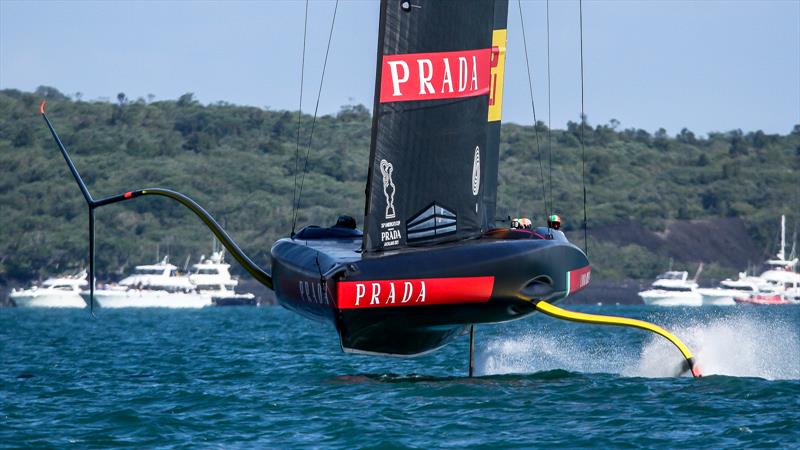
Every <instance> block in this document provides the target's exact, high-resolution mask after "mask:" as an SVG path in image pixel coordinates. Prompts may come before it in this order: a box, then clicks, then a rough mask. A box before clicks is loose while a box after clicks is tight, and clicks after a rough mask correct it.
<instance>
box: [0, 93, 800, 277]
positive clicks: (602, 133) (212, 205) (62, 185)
mask: <svg viewBox="0 0 800 450" xmlns="http://www.w3.org/2000/svg"><path fill="white" fill-rule="evenodd" d="M45 96H46V97H47V99H48V116H49V117H50V118H51V120H52V121H53V123H54V125H55V126H56V128H57V130H58V131H59V133H60V135H61V137H62V139H63V140H64V143H65V144H66V145H67V147H68V148H69V149H70V150H71V152H72V155H73V158H74V160H75V163H76V165H77V166H78V170H79V171H80V172H81V174H82V175H83V177H84V179H85V180H86V181H87V184H88V185H89V189H90V190H91V191H92V193H93V194H94V195H95V197H100V196H105V195H111V194H117V193H119V192H122V191H125V190H130V189H134V188H143V187H148V186H160V187H167V188H172V189H175V190H179V191H181V192H184V193H186V194H188V195H189V196H191V197H193V198H194V199H196V200H197V201H198V202H199V203H200V204H202V205H204V207H206V209H207V210H208V211H209V212H210V213H212V214H213V215H214V216H215V217H216V218H217V219H218V220H219V221H220V222H221V223H223V224H226V225H227V228H228V230H229V232H230V233H231V235H232V236H233V237H234V238H235V239H236V240H237V241H238V242H239V243H240V245H241V246H242V248H243V249H245V251H247V252H248V254H250V255H251V256H252V257H253V259H254V260H255V261H257V262H259V263H262V264H267V263H268V259H269V248H270V246H271V244H272V242H273V241H274V240H275V239H276V238H279V237H282V236H286V235H287V234H288V233H289V232H290V229H291V219H292V217H291V216H292V200H291V199H292V191H293V189H294V180H295V178H294V174H295V173H296V172H300V173H302V160H303V156H304V153H305V146H304V145H303V146H301V151H300V153H301V158H300V159H301V160H300V165H301V168H300V169H296V168H295V139H296V137H297V131H298V128H297V113H296V112H291V111H271V110H268V109H267V110H265V109H259V108H253V107H242V106H235V105H230V104H225V103H218V104H212V105H201V104H199V103H198V102H196V101H194V100H193V98H192V95H191V94H186V95H184V96H182V97H181V98H179V99H178V100H177V101H159V102H152V103H147V102H146V101H144V100H142V99H140V100H138V101H131V100H128V99H127V98H125V96H124V94H120V96H119V97H118V101H117V102H116V103H109V102H96V101H93V102H86V101H76V100H72V99H70V98H68V97H66V96H64V95H62V94H61V93H59V92H58V91H57V90H56V89H53V88H40V89H39V90H37V92H35V93H28V92H20V91H16V90H4V91H0V168H2V169H1V170H2V171H1V173H2V177H0V211H2V214H0V230H2V234H0V283H2V284H8V283H18V282H24V281H27V280H30V279H34V278H39V277H43V276H45V275H47V274H51V273H54V272H62V271H66V270H70V269H75V268H79V267H82V266H83V265H84V264H85V258H86V233H87V227H86V222H87V213H86V206H85V204H84V202H83V199H82V198H81V196H80V192H79V190H78V188H77V186H76V185H75V183H74V182H73V180H72V179H71V177H70V175H69V172H68V170H67V168H66V165H65V164H64V161H63V159H62V158H61V157H60V155H59V153H58V150H57V148H56V147H55V146H54V144H53V142H52V139H51V137H50V136H49V133H48V131H47V128H46V127H45V125H44V123H43V121H42V119H41V117H40V116H39V114H38V106H39V101H40V100H41V99H42V98H44V97H45ZM310 125H311V117H310V116H303V118H302V121H301V142H303V143H305V142H307V140H308V132H309V130H310ZM370 126H371V117H370V113H369V111H368V110H367V109H366V108H365V107H363V106H346V107H343V108H342V109H341V111H340V112H339V113H338V114H336V115H330V116H323V117H320V118H319V119H318V121H317V125H316V129H315V132H314V140H313V146H312V148H311V151H310V157H309V161H308V168H309V170H308V173H307V175H306V177H305V183H304V190H303V197H302V203H301V208H300V213H299V220H298V223H299V224H300V225H301V226H302V225H305V224H310V223H316V224H330V223H332V222H333V221H334V220H335V218H336V216H337V215H339V214H342V213H346V214H350V215H353V216H354V217H356V218H357V219H358V221H359V225H360V223H361V216H362V215H363V208H364V184H365V179H366V174H367V156H368V153H369V139H370ZM537 130H538V132H539V141H540V145H541V149H542V152H543V156H544V158H545V160H544V161H543V169H544V175H545V178H547V179H549V174H550V166H549V165H548V163H547V155H548V142H551V144H552V150H551V151H552V180H553V181H552V197H553V202H554V207H555V210H556V211H557V212H558V213H559V214H561V215H562V216H563V217H564V219H565V222H566V228H567V230H576V229H578V228H580V222H581V218H582V216H583V212H582V206H583V203H582V186H581V147H580V141H579V138H580V125H579V124H578V123H570V124H569V126H568V128H567V129H566V130H552V131H551V132H549V133H548V130H547V128H546V127H545V126H544V125H543V124H539V125H538V126H537ZM535 131H536V130H534V128H533V127H526V126H519V125H514V124H508V125H504V126H503V137H502V144H501V162H500V167H501V169H500V177H499V180H500V185H499V188H498V190H499V194H498V197H499V198H498V201H499V207H498V214H499V215H503V216H505V215H518V214H521V213H524V214H525V215H527V216H533V218H534V222H539V223H541V222H542V217H543V216H544V211H545V207H544V204H543V201H542V188H543V186H542V180H541V177H540V166H539V160H538V156H537V151H536V148H537V146H536V136H535ZM787 133H788V134H787V135H770V134H765V133H762V132H760V131H758V132H754V133H746V134H743V133H742V132H740V131H729V132H725V133H711V134H710V135H709V136H707V137H698V136H695V135H694V134H693V133H692V132H690V131H688V130H683V131H682V132H681V133H680V134H679V135H678V136H675V137H670V136H667V134H666V132H664V131H663V130H661V131H659V132H656V133H655V134H650V133H648V132H647V131H644V130H635V129H621V127H619V126H618V124H616V123H612V124H606V125H597V126H587V127H586V136H585V140H586V144H587V148H586V174H587V189H588V211H589V223H590V228H591V229H590V233H591V238H590V243H589V247H590V259H591V260H592V261H593V263H594V265H595V267H596V271H597V276H598V277H604V278H608V279H618V278H626V277H651V276H653V275H654V274H655V273H656V272H658V271H659V270H661V269H663V268H664V266H665V265H666V264H667V261H668V260H669V258H673V259H674V260H675V264H676V265H678V266H681V265H683V266H687V267H689V266H691V265H692V264H693V263H695V262H697V261H698V260H706V262H707V263H715V264H711V266H710V267H711V268H710V269H709V270H710V273H711V274H728V272H732V271H733V270H736V269H743V268H744V267H743V265H744V264H746V262H745V261H742V262H741V264H740V265H741V267H734V266H736V265H737V264H736V263H732V262H731V258H728V259H727V261H726V262H719V261H714V255H713V254H694V253H692V251H690V250H692V249H693V248H694V247H696V246H698V245H699V246H702V245H703V244H702V243H703V242H705V237H709V238H712V237H714V236H713V235H714V234H715V233H716V231H715V230H717V228H715V226H714V224H715V223H717V222H715V221H716V220H721V219H724V221H723V222H724V223H725V224H727V225H725V226H724V227H723V226H720V227H719V230H720V231H719V233H725V232H726V231H725V230H726V229H734V228H735V229H736V230H739V231H737V233H739V234H733V235H730V236H733V237H731V239H736V240H738V241H741V240H743V239H745V240H746V239H750V241H751V242H749V244H748V245H749V247H748V248H750V249H752V248H756V249H758V253H759V255H755V256H754V257H756V258H757V257H759V256H761V255H760V253H765V252H771V251H773V250H774V247H775V243H774V242H775V232H776V224H777V220H778V217H779V215H780V214H782V213H783V214H786V215H787V222H788V223H789V224H790V226H789V230H790V232H791V231H792V230H793V229H794V228H793V227H795V228H796V226H795V224H797V223H798V219H799V218H800V214H799V212H800V200H799V199H800V178H799V177H798V174H800V125H798V126H795V128H794V130H787ZM545 188H546V190H548V191H549V189H550V188H549V185H548V183H545ZM97 215H98V217H97V220H98V229H97V231H98V237H97V242H98V254H97V256H98V258H97V261H98V268H99V271H100V277H101V278H102V277H103V276H105V275H107V274H108V273H110V272H114V271H126V270H129V269H130V266H131V265H134V264H142V263H147V262H151V261H153V260H154V259H155V257H156V252H157V249H158V251H160V253H161V254H162V255H163V254H165V253H169V254H170V255H171V256H172V261H173V263H176V265H179V266H181V265H183V261H184V259H185V258H186V257H187V255H192V260H194V259H196V258H198V257H199V255H200V254H201V253H205V254H208V252H209V251H210V246H211V242H210V240H211V234H210V233H209V232H208V231H207V230H206V229H205V227H204V226H203V225H202V224H201V223H200V222H199V221H198V220H197V219H196V218H195V217H194V216H193V215H192V214H191V213H190V212H189V211H188V210H186V209H185V208H183V207H182V206H180V205H178V204H177V203H174V202H171V201H169V200H167V199H160V198H149V197H148V198H143V199H139V200H136V201H134V202H129V203H125V204H122V205H115V206H111V207H107V208H103V209H100V210H99V211H98V213H97ZM689 219H692V220H696V221H697V222H685V221H687V220H689ZM723 222H720V223H723ZM680 223H688V224H692V223H697V224H705V225H706V226H705V228H702V231H701V232H700V233H703V234H701V235H699V237H698V239H697V241H696V242H698V243H697V244H693V243H689V244H687V243H686V242H684V244H683V245H684V246H685V247H686V248H687V249H688V250H687V251H682V250H680V249H677V250H676V249H675V248H671V246H670V242H671V241H670V238H669V234H668V233H667V235H666V237H664V236H665V232H666V231H669V230H673V229H674V230H678V229H680V227H679V226H678V225H676V224H680ZM731 223H733V224H734V225H731ZM709 224H711V226H709ZM698 226H699V225H698ZM676 227H677V228H676ZM725 227H727V228H725ZM731 227H733V228H731ZM737 227H738V228H737ZM693 229H694V228H692V226H689V227H688V228H686V227H684V229H683V231H682V233H684V234H686V233H688V234H690V235H691V234H692V230H693ZM594 230H596V231H594ZM687 230H688V231H687ZM742 230H744V231H742ZM633 231H636V233H638V234H637V236H640V235H641V236H644V235H646V234H647V233H650V235H652V236H656V237H657V236H661V237H663V239H662V241H661V242H660V243H658V245H655V244H652V245H651V244H649V242H655V241H653V239H655V238H649V239H650V240H647V239H644V238H642V239H636V240H630V241H629V240H626V238H625V237H626V234H628V233H633ZM676 233H677V231H676ZM650 235H648V236H650ZM572 236H573V238H575V239H576V240H577V242H578V243H579V244H580V245H582V233H574V234H573V235H572ZM740 236H746V237H745V238H741V237H740ZM692 242H694V241H692ZM722 245H724V243H723V244H722ZM750 253H753V251H752V250H750ZM698 255H700V256H698ZM751 262H758V261H751ZM237 269H238V268H237ZM706 273H709V272H708V271H707V272H706ZM104 274H105V275H104Z"/></svg>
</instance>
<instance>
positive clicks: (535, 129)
mask: <svg viewBox="0 0 800 450" xmlns="http://www.w3.org/2000/svg"><path fill="white" fill-rule="evenodd" d="M517 6H518V7H519V22H520V25H521V28H522V44H523V47H524V49H525V67H526V68H527V70H528V92H529V93H530V97H531V111H532V112H533V134H534V136H536V153H537V155H538V159H539V176H540V179H541V181H542V200H543V201H544V215H545V216H547V191H546V190H545V184H544V165H543V163H542V149H541V146H540V145H539V129H538V127H537V121H536V104H535V103H534V100H533V81H532V80H531V63H530V61H529V58H528V39H527V38H526V37H525V19H524V18H523V15H522V2H521V0H517ZM546 218H547V217H545V219H546ZM547 224H548V228H549V226H550V223H549V222H547Z"/></svg>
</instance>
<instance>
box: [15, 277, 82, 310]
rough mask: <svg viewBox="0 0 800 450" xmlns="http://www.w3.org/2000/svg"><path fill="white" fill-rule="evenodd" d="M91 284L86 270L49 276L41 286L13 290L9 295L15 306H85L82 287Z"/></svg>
mask: <svg viewBox="0 0 800 450" xmlns="http://www.w3.org/2000/svg"><path fill="white" fill-rule="evenodd" d="M88 285H89V282H87V281H86V271H85V270H84V271H82V272H80V273H79V274H77V275H72V276H64V277H54V278H48V279H47V280H45V281H44V283H42V284H41V285H40V286H32V287H30V288H28V289H25V290H19V291H18V290H16V289H15V290H13V291H11V293H10V294H9V295H8V297H9V298H10V299H11V302H12V303H13V304H14V306H17V307H23V308H27V307H32V308H83V307H85V306H86V303H84V301H83V299H81V296H80V292H81V289H85V288H86V286H88Z"/></svg>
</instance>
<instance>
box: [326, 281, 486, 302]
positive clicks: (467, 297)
mask: <svg viewBox="0 0 800 450" xmlns="http://www.w3.org/2000/svg"><path fill="white" fill-rule="evenodd" d="M493 287H494V277H460V278H413V279H405V280H367V281H340V282H339V283H338V285H337V297H336V298H337V301H336V302H337V305H338V307H339V309H358V308H386V307H402V306H424V305H451V304H460V303H485V302H487V301H489V298H490V297H491V296H492V289H493Z"/></svg>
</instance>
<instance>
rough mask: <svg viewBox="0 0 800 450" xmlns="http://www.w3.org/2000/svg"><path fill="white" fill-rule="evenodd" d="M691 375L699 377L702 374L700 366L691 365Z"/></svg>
mask: <svg viewBox="0 0 800 450" xmlns="http://www.w3.org/2000/svg"><path fill="white" fill-rule="evenodd" d="M692 376H694V377H695V378H700V377H702V376H703V373H702V372H700V368H699V367H696V366H695V367H692Z"/></svg>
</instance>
